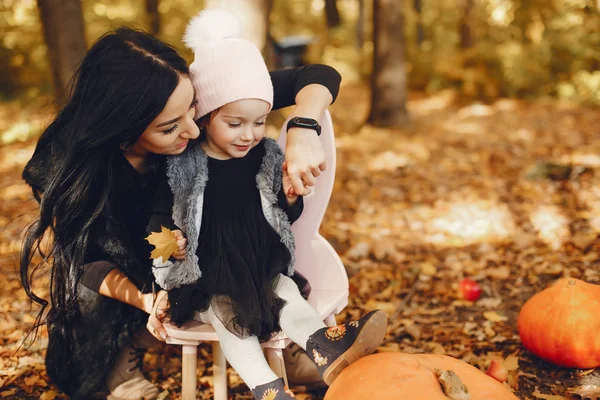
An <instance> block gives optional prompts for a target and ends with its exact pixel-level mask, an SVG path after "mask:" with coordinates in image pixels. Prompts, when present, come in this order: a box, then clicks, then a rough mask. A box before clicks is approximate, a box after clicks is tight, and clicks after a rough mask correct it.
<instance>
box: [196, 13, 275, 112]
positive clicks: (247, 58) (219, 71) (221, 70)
mask: <svg viewBox="0 0 600 400" xmlns="http://www.w3.org/2000/svg"><path fill="white" fill-rule="evenodd" d="M184 41H185V43H186V45H187V46H188V47H190V48H191V49H192V50H193V51H194V62H193V63H192V65H190V79H191V81H192V85H194V88H195V90H196V97H197V100H198V102H197V105H196V116H195V117H196V118H200V117H203V116H205V115H206V114H208V113H210V112H212V111H214V110H216V109H218V108H220V107H222V106H224V105H225V104H229V103H232V102H234V101H237V100H245V99H259V100H263V101H265V102H267V103H268V104H269V105H270V106H271V107H272V106H273V84H272V83H271V76H270V74H269V70H268V69H267V66H266V64H265V60H264V59H263V57H262V54H261V53H260V51H259V50H258V48H257V47H256V45H255V44H254V43H252V42H251V41H249V40H246V39H244V38H243V37H242V23H241V21H240V19H239V18H238V17H237V16H235V15H234V14H232V13H230V12H228V11H224V10H206V11H202V12H200V14H199V15H198V16H197V17H195V18H193V19H192V20H191V21H190V23H189V24H188V26H187V29H186V32H185V36H184Z"/></svg>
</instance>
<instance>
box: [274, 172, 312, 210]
mask: <svg viewBox="0 0 600 400" xmlns="http://www.w3.org/2000/svg"><path fill="white" fill-rule="evenodd" d="M281 169H282V171H283V177H282V179H281V186H282V189H283V193H285V199H286V200H287V202H288V204H289V205H294V203H295V202H296V200H298V195H297V194H296V191H295V190H294V188H293V187H292V179H291V178H290V175H289V174H288V171H287V163H286V162H285V161H284V162H283V165H282V166H281ZM307 189H308V193H310V188H307Z"/></svg>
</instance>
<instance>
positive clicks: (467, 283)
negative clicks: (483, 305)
mask: <svg viewBox="0 0 600 400" xmlns="http://www.w3.org/2000/svg"><path fill="white" fill-rule="evenodd" d="M460 292H461V293H462V297H463V298H464V299H465V300H469V301H475V300H477V299H478V298H479V296H481V287H479V284H478V283H477V282H475V281H474V280H472V279H468V278H465V279H463V280H462V281H460Z"/></svg>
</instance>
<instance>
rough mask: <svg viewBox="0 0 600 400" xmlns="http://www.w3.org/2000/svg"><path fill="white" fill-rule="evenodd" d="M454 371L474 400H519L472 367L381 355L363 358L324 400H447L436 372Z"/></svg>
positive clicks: (435, 357)
mask: <svg viewBox="0 0 600 400" xmlns="http://www.w3.org/2000/svg"><path fill="white" fill-rule="evenodd" d="M436 369H439V370H447V371H453V372H454V373H455V374H456V375H458V377H459V378H460V380H461V382H462V383H463V384H464V385H465V386H466V387H467V389H468V391H469V393H470V394H471V400H518V399H517V397H515V396H514V395H513V394H512V393H511V392H510V391H509V390H508V389H506V388H505V387H504V385H502V384H501V383H499V382H497V381H496V380H495V379H493V378H490V377H489V376H487V375H486V374H484V373H483V372H481V371H479V370H478V369H477V368H475V367H473V366H472V365H469V364H467V363H466V362H464V361H460V360H457V359H456V358H452V357H448V356H444V355H439V354H405V353H380V354H373V355H370V356H367V357H364V358H361V359H360V360H358V361H357V362H355V363H354V364H352V365H350V366H349V367H348V368H346V369H344V370H343V371H342V373H341V374H340V375H339V376H338V377H337V379H336V380H335V381H334V382H333V384H332V385H331V387H330V388H329V390H328V391H327V394H325V400H365V399H373V400H380V399H381V400H383V399H406V400H448V397H447V396H446V395H444V392H443V391H442V386H441V385H440V382H439V381H438V379H437V376H436V374H435V372H434V371H435V370H436Z"/></svg>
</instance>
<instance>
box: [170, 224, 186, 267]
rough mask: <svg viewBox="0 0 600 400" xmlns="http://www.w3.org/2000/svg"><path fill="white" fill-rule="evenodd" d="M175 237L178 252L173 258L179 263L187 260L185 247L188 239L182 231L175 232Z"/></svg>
mask: <svg viewBox="0 0 600 400" xmlns="http://www.w3.org/2000/svg"><path fill="white" fill-rule="evenodd" d="M173 236H175V240H177V250H176V251H175V253H173V254H172V255H171V256H172V257H173V258H174V259H176V260H179V261H181V260H185V246H186V245H187V239H186V238H185V237H184V236H183V232H181V231H180V230H174V231H173Z"/></svg>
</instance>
